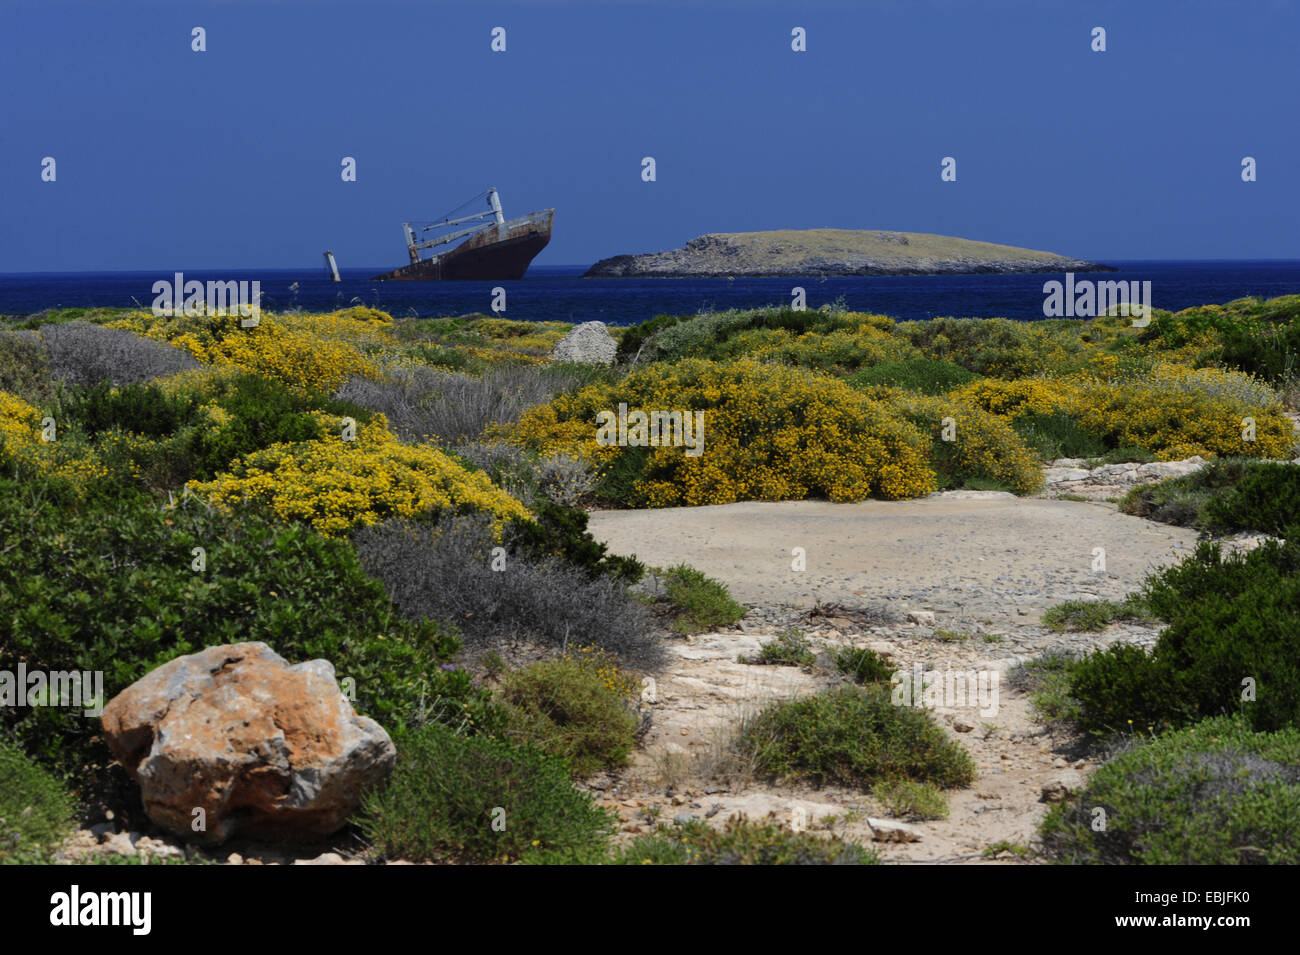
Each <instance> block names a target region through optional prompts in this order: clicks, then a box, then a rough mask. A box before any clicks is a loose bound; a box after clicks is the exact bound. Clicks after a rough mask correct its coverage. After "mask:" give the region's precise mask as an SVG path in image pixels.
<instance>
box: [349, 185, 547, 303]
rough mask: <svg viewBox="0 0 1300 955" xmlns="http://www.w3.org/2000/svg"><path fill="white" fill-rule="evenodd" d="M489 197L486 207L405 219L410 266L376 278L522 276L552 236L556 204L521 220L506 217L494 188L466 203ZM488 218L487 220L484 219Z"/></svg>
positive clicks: (423, 279)
mask: <svg viewBox="0 0 1300 955" xmlns="http://www.w3.org/2000/svg"><path fill="white" fill-rule="evenodd" d="M483 198H486V199H487V204H488V208H487V209H486V211H483V212H478V213H475V214H473V215H467V216H460V217H458V218H450V216H449V217H447V218H444V219H442V220H441V221H438V222H429V223H411V222H403V223H402V232H403V234H404V235H405V236H406V251H407V254H408V255H410V257H411V263H410V265H403V266H402V267H401V268H399V269H393V271H391V272H385V273H383V274H382V275H376V276H374V277H373V278H375V279H382V280H396V281H408V282H440V281H441V282H445V281H458V280H459V281H496V280H498V279H518V278H523V275H524V273H525V272H527V271H528V266H529V265H530V264H531V263H532V261H533V259H534V258H536V257H537V253H538V252H541V251H542V249H544V248H546V243H548V242H550V241H551V221H552V220H553V219H554V218H555V210H554V209H543V210H542V211H541V212H530V213H528V215H525V216H520V217H518V218H517V219H507V218H506V217H505V213H504V212H502V210H501V196H500V195H499V194H498V193H497V191H496V189H493V188H490V189H488V190H487V192H484V193H481V194H480V195H477V196H475V197H474V198H473V199H470V200H468V201H467V202H465V203H462V204H461V206H460V207H459V208H461V209H463V208H465V207H466V206H468V205H470V204H471V203H474V202H477V201H478V200H480V199H483ZM480 220H486V221H480ZM476 221H477V222H479V224H478V225H473V226H470V227H469V228H466V229H459V230H457V231H455V232H452V233H449V234H447V235H442V236H437V237H436V238H429V239H424V238H422V237H423V235H424V234H425V233H426V232H433V231H435V230H438V229H446V228H453V227H455V226H458V225H463V224H464V223H466V222H476ZM458 239H464V240H465V241H464V242H462V243H461V244H460V245H458V246H456V247H455V248H452V249H449V250H447V251H446V252H442V253H435V254H432V255H430V256H428V257H427V258H421V257H420V255H421V253H422V252H424V251H425V250H426V249H434V248H437V247H438V246H441V245H447V244H448V243H451V242H455V241H456V240H458Z"/></svg>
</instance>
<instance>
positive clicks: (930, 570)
mask: <svg viewBox="0 0 1300 955" xmlns="http://www.w3.org/2000/svg"><path fill="white" fill-rule="evenodd" d="M589 527H590V530H591V532H592V534H593V535H594V536H595V537H596V538H597V539H598V540H601V541H604V542H605V543H607V544H609V546H610V549H611V550H613V551H614V552H615V553H618V554H636V555H637V557H639V558H640V559H641V560H643V561H645V562H646V563H648V564H652V565H658V566H661V567H667V566H670V565H672V564H676V563H680V562H685V563H687V564H690V565H691V566H693V567H697V568H699V569H701V570H703V571H704V572H705V573H707V574H709V575H710V576H712V577H715V578H716V579H718V580H721V581H722V582H723V583H725V584H726V585H727V586H728V588H730V590H731V593H732V596H734V597H735V598H736V599H737V600H739V601H741V602H742V603H745V604H756V605H762V606H776V605H781V604H788V605H792V606H799V607H812V606H814V605H815V604H816V603H817V602H821V603H823V604H827V603H841V604H846V605H850V606H852V605H856V604H862V603H864V602H867V603H870V602H878V601H888V602H890V603H891V604H892V605H895V607H896V609H900V608H903V607H905V606H906V607H908V608H909V609H911V608H915V609H928V610H933V611H935V613H936V614H938V615H950V616H952V617H954V618H960V617H962V616H971V615H977V614H982V615H985V616H987V615H989V614H991V615H993V616H994V617H995V618H1001V619H1008V620H1011V621H1019V620H1024V619H1025V618H1029V619H1031V620H1036V619H1037V615H1038V613H1039V612H1040V611H1042V610H1043V609H1046V607H1049V606H1052V605H1054V604H1057V603H1060V602H1062V601H1064V600H1071V599H1079V598H1083V599H1086V598H1087V597H1088V596H1089V595H1092V596H1100V597H1106V598H1111V599H1115V598H1120V597H1123V596H1124V595H1125V594H1128V593H1130V592H1131V591H1133V590H1135V589H1137V587H1138V585H1139V584H1140V583H1141V581H1142V579H1143V578H1144V577H1146V575H1147V574H1148V573H1150V572H1151V571H1152V570H1154V569H1156V568H1157V567H1159V566H1162V565H1166V564H1169V563H1171V562H1177V561H1178V560H1181V559H1182V557H1183V556H1184V555H1186V554H1187V553H1189V552H1190V548H1191V547H1192V546H1193V545H1194V542H1195V540H1196V533H1195V532H1194V531H1191V530H1188V529H1186V528H1179V527H1172V526H1168V525H1164V524H1155V523H1152V522H1150V521H1146V520H1143V519H1141V518H1137V517H1129V516H1127V515H1124V514H1121V513H1119V512H1118V511H1117V510H1116V509H1115V507H1114V505H1111V504H1106V503H1094V502H1079V501H1050V500H1039V499H1026V498H1017V497H1015V496H1014V495H1012V494H1007V493H1005V492H999V491H954V492H947V493H944V494H937V495H931V496H930V497H927V498H922V499H919V500H911V501H863V502H861V503H856V504H831V503H827V502H824V501H786V502H780V503H762V502H747V503H742V504H726V505H720V506H713V507H695V508H667V509H662V510H640V511H595V512H593V513H592V515H591V519H590V524H589ZM795 548H803V549H804V552H805V553H806V567H807V569H806V570H804V571H802V572H798V571H795V570H792V561H793V560H794V559H795V558H794V557H792V552H793V550H794V549H795ZM1094 548H1102V549H1104V551H1105V570H1104V571H1098V570H1094V569H1093V564H1094V561H1095V559H1096V555H1094ZM941 625H942V624H941Z"/></svg>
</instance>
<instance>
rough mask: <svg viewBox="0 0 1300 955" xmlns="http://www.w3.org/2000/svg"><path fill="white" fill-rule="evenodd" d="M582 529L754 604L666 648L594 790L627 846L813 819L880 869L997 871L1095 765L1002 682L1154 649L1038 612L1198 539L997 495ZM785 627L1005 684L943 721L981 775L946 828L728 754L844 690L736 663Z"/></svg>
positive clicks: (953, 801)
mask: <svg viewBox="0 0 1300 955" xmlns="http://www.w3.org/2000/svg"><path fill="white" fill-rule="evenodd" d="M1067 476H1068V477H1069V478H1071V479H1074V480H1076V481H1077V480H1078V479H1079V478H1078V475H1076V474H1073V473H1071V474H1069V475H1067ZM590 527H591V529H592V532H593V534H595V536H596V537H597V538H598V539H601V540H603V541H605V542H606V543H608V544H609V545H610V546H611V549H612V550H614V551H615V552H617V553H621V554H629V553H635V554H636V555H637V556H638V557H640V558H641V559H642V560H644V561H646V562H648V563H651V564H657V565H659V566H668V565H671V564H675V563H678V562H685V563H688V564H691V565H692V566H695V567H698V568H700V569H702V570H704V571H705V572H706V573H708V574H709V575H710V576H713V577H715V578H717V579H719V580H721V581H723V582H724V583H725V584H726V585H727V586H728V588H729V589H730V590H731V592H732V594H733V596H735V597H736V598H737V599H738V600H740V601H741V602H742V603H746V604H747V605H750V606H751V607H752V608H753V609H751V611H750V613H749V614H748V615H747V616H746V617H745V618H744V619H743V620H741V621H740V623H739V625H738V626H736V627H733V628H728V629H726V630H724V631H719V632H716V633H710V634H704V635H701V636H697V637H692V638H689V639H685V640H677V641H674V642H673V645H672V646H671V648H670V663H669V665H668V666H667V667H666V668H665V671H664V672H663V673H662V674H661V675H660V677H659V679H658V680H657V681H656V696H657V699H656V702H655V703H654V704H652V705H651V710H652V711H653V714H654V715H653V723H652V729H651V730H650V732H649V733H648V734H647V737H646V739H645V741H644V745H643V748H642V750H641V751H640V752H639V753H638V756H637V761H636V764H635V766H634V767H633V768H632V770H631V771H630V772H628V773H625V774H620V775H619V776H618V777H617V778H615V777H611V778H609V779H606V780H594V781H593V784H594V786H595V788H597V789H599V790H600V791H601V795H602V801H603V802H605V803H606V804H607V805H610V806H611V807H614V808H616V809H618V811H619V812H620V813H621V814H622V817H623V819H624V833H625V837H628V838H630V837H631V836H633V835H635V834H636V833H638V832H641V831H645V830H646V829H648V828H649V827H650V825H651V823H652V821H653V820H656V819H657V820H661V821H662V820H672V819H674V818H677V817H683V818H684V817H686V816H695V817H697V818H709V819H714V820H719V821H720V820H724V819H726V818H728V817H729V816H731V815H733V814H736V813H742V814H745V815H749V816H756V817H757V816H765V815H767V814H769V813H776V815H777V818H779V819H781V820H782V821H783V822H786V823H787V824H788V823H790V822H791V821H793V820H795V819H801V820H807V821H808V825H809V828H810V829H818V828H828V829H830V830H831V831H835V832H838V833H840V834H842V835H844V836H845V837H847V838H849V839H852V840H855V841H859V842H863V843H872V842H873V841H874V842H875V843H876V848H877V849H878V850H879V851H880V852H881V854H882V856H883V857H884V858H886V859H887V860H889V861H894V862H908V861H915V862H922V861H944V862H952V863H960V864H984V863H988V862H990V861H993V860H991V859H990V858H989V857H988V856H986V855H985V852H986V850H990V849H992V848H993V847H996V846H998V845H999V844H1012V845H1019V846H1025V845H1028V844H1030V843H1031V842H1032V841H1033V839H1034V835H1035V830H1036V827H1037V825H1038V823H1039V821H1040V820H1041V818H1042V816H1043V814H1044V813H1045V812H1046V811H1047V809H1048V805H1049V803H1048V800H1049V799H1051V798H1054V797H1055V796H1056V795H1059V794H1060V793H1061V792H1062V791H1065V790H1073V789H1077V788H1078V787H1079V786H1081V785H1082V784H1083V782H1084V780H1085V779H1086V776H1087V773H1088V772H1089V771H1091V769H1092V768H1094V767H1093V764H1092V763H1091V762H1090V761H1088V760H1087V759H1086V758H1081V756H1082V753H1081V751H1080V750H1079V748H1078V746H1077V742H1078V741H1077V740H1074V739H1072V738H1071V737H1069V736H1068V735H1053V734H1052V733H1051V732H1049V731H1047V730H1046V729H1045V728H1044V726H1043V725H1042V724H1041V723H1039V722H1037V721H1036V720H1035V719H1034V718H1033V715H1032V713H1031V711H1030V705H1029V700H1028V698H1027V696H1026V694H1025V693H1024V692H1022V691H1020V690H1018V689H1016V688H1014V687H1013V686H1012V685H1011V684H1010V683H1009V682H1008V681H1007V679H1006V674H1007V673H1008V672H1009V671H1010V670H1011V669H1012V668H1014V667H1015V666H1016V665H1017V664H1018V663H1021V662H1023V661H1026V660H1028V659H1031V658H1033V657H1035V656H1038V655H1040V654H1042V653H1043V652H1045V651H1048V650H1053V649H1058V648H1061V649H1071V650H1075V651H1086V650H1089V649H1091V648H1093V647H1097V646H1103V645H1106V644H1109V643H1111V642H1114V641H1124V642H1131V643H1137V644H1140V645H1150V644H1152V643H1153V642H1154V641H1155V638H1156V634H1157V630H1155V629H1152V628H1148V627H1144V626H1140V625H1134V624H1118V625H1112V626H1111V627H1110V628H1108V629H1107V630H1106V631H1104V632H1103V633H1100V634H1062V633H1056V632H1053V631H1051V630H1049V629H1047V628H1046V627H1043V626H1042V625H1041V624H1040V622H1039V615H1040V614H1041V612H1042V611H1043V610H1045V609H1046V608H1048V607H1051V606H1053V605H1055V604H1058V603H1060V602H1062V601H1064V600H1071V599H1090V598H1091V599H1096V598H1110V599H1121V598H1123V597H1124V596H1126V595H1127V594H1129V593H1131V592H1133V591H1135V590H1137V589H1138V588H1139V586H1140V585H1141V583H1142V581H1143V579H1144V578H1145V577H1146V576H1147V575H1148V574H1149V573H1150V572H1151V571H1153V570H1155V569H1156V568H1158V567H1160V566H1164V565H1168V564H1170V563H1175V562H1177V561H1179V560H1181V559H1182V558H1183V557H1184V556H1186V555H1187V554H1188V553H1190V550H1191V548H1192V547H1193V546H1194V543H1195V541H1196V533H1195V532H1194V531H1190V530H1187V529H1183V528H1175V527H1169V526H1165V525H1160V524H1154V523H1151V522H1148V521H1145V520H1141V519H1138V518H1132V517H1128V516H1126V515H1123V514H1121V513H1119V512H1118V511H1117V509H1116V508H1115V506H1114V504H1112V503H1106V502H1096V501H1075V500H1051V499H1025V498H1016V497H1014V496H1013V495H1010V494H1002V493H998V492H949V493H945V494H937V495H932V496H931V497H928V498H925V499H922V500H916V501H895V502H884V501H867V502H863V503H858V504H829V503H825V502H814V501H803V502H785V503H779V504H767V503H744V504H733V505H725V506H719V507H704V508H683V509H672V510H657V511H620V512H597V513H595V514H593V515H592V517H591V523H590ZM796 547H802V548H804V551H805V553H806V555H807V569H806V570H804V571H802V572H800V571H795V570H792V568H791V562H792V560H793V559H794V558H793V557H792V555H791V551H792V549H793V548H796ZM1094 548H1102V549H1104V552H1105V565H1104V569H1100V568H1099V569H1096V570H1094V561H1096V559H1097V557H1098V556H1099V555H1098V554H1096V553H1095V552H1094ZM790 627H795V628H798V629H799V630H801V631H802V632H803V633H804V634H805V635H807V636H808V637H809V639H810V640H811V641H812V644H813V646H814V647H815V648H816V649H817V650H819V651H825V650H833V649H834V648H835V647H838V646H844V645H852V646H870V647H872V648H873V649H876V650H877V651H879V652H881V653H882V654H884V655H885V656H886V658H887V659H888V660H889V662H890V663H891V664H892V665H893V666H895V667H896V668H899V669H908V670H910V669H911V668H913V667H914V666H916V665H920V666H923V667H925V668H927V669H960V670H990V671H994V670H995V671H997V673H998V674H999V678H998V679H999V682H998V698H997V706H996V711H993V710H992V708H991V707H989V706H988V705H987V701H985V702H984V705H983V706H971V707H963V708H952V707H950V708H939V709H937V710H936V711H935V714H936V717H937V719H938V720H939V722H940V723H941V725H943V726H944V727H945V729H946V731H947V732H948V733H949V734H950V735H951V736H952V737H953V738H954V739H958V740H959V741H960V742H961V743H962V745H964V746H965V747H966V748H967V750H968V751H969V752H970V754H971V756H972V758H973V759H974V760H975V763H976V765H977V768H978V772H979V776H978V778H977V780H976V782H975V783H974V784H973V785H972V786H971V787H970V788H968V789H965V790H958V791H953V792H950V793H949V809H950V815H949V817H948V818H947V819H945V820H936V821H927V822H912V823H900V821H899V820H895V819H891V818H890V817H889V814H888V811H887V810H886V808H885V807H884V806H883V805H881V804H880V803H879V802H877V801H875V800H874V799H873V798H872V797H871V795H870V794H869V793H864V792H860V791H855V790H852V789H845V788H844V787H839V788H836V787H830V788H826V789H821V790H817V789H811V788H808V787H804V786H797V785H781V784H771V783H768V782H765V781H763V780H761V779H757V778H755V777H754V775H753V773H752V772H751V771H747V767H745V766H743V765H737V764H736V761H735V759H734V757H731V758H729V757H728V755H727V753H728V745H727V744H728V741H729V740H730V739H731V738H732V737H733V736H734V734H735V732H736V730H737V728H738V727H739V725H740V724H741V723H742V721H743V720H744V718H745V717H746V716H748V715H751V714H753V713H756V712H757V711H758V710H759V709H761V708H762V706H763V705H765V704H766V703H769V702H771V701H773V700H776V699H785V698H790V697H794V696H797V695H801V694H805V693H810V692H814V691H816V690H818V689H821V688H823V687H826V686H830V685H833V684H834V683H836V682H837V681H840V680H842V679H843V677H841V676H840V675H838V674H837V673H836V672H835V671H834V670H833V668H831V667H829V666H827V665H826V663H827V659H826V657H825V656H824V655H823V656H822V664H823V665H822V666H819V667H812V668H808V669H806V670H805V669H799V668H796V667H783V666H761V665H756V664H747V663H739V662H737V658H738V657H740V656H744V657H748V656H750V655H752V654H753V653H754V652H755V651H756V650H757V648H758V646H759V645H760V644H761V643H763V642H766V641H768V640H771V639H773V638H774V637H775V635H776V634H777V633H779V632H781V631H782V630H785V629H787V628H790ZM831 817H834V819H833V821H831V822H830V823H829V825H828V826H822V825H821V823H822V820H824V819H826V820H830V819H831ZM994 858H995V859H996V861H997V863H998V864H1004V863H1007V862H1020V861H1023V860H1022V859H1020V858H1019V857H1017V856H1015V855H1011V854H1008V853H1006V852H1002V853H999V854H997V855H996V856H995V857H994Z"/></svg>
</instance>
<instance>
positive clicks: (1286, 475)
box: [1119, 458, 1300, 536]
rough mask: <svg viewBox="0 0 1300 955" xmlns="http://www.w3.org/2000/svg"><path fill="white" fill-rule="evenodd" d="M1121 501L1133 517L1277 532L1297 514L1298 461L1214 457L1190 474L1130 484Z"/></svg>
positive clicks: (1210, 528)
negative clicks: (1129, 488) (1135, 484)
mask: <svg viewBox="0 0 1300 955" xmlns="http://www.w3.org/2000/svg"><path fill="white" fill-rule="evenodd" d="M1119 506H1120V510H1121V511H1123V512H1124V513H1125V514H1132V515H1134V516H1135V517H1145V518H1147V519H1148V520H1153V521H1160V522H1162V523H1165V524H1176V525H1178V526H1180V527H1195V528H1196V529H1198V530H1203V531H1209V532H1212V533H1216V534H1231V533H1235V532H1237V531H1259V532H1262V533H1266V534H1272V535H1274V536H1280V535H1281V533H1282V529H1283V528H1284V527H1285V526H1286V524H1287V523H1289V522H1290V521H1294V520H1295V519H1296V515H1300V466H1297V465H1295V464H1291V463H1287V462H1275V461H1255V460H1251V459H1249V458H1217V459H1215V460H1213V461H1210V462H1209V463H1208V464H1206V466H1205V467H1203V468H1201V469H1200V470H1197V471H1194V472H1192V473H1191V474H1186V475H1184V476H1182V477H1176V478H1169V479H1168V480H1164V481H1161V482H1160V483H1158V484H1152V485H1148V486H1146V487H1137V488H1134V489H1133V490H1131V491H1129V492H1128V494H1127V495H1125V497H1124V499H1123V500H1122V501H1120V505H1119Z"/></svg>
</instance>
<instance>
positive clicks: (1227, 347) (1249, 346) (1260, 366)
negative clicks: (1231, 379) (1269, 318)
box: [1211, 318, 1300, 383]
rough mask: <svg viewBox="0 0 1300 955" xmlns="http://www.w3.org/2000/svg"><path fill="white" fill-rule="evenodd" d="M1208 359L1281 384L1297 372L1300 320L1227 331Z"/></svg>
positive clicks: (1299, 363)
mask: <svg viewBox="0 0 1300 955" xmlns="http://www.w3.org/2000/svg"><path fill="white" fill-rule="evenodd" d="M1220 337H1221V339H1222V341H1223V345H1222V347H1221V348H1220V349H1219V350H1218V351H1217V352H1213V353H1211V357H1212V359H1214V360H1216V361H1218V362H1220V363H1221V364H1224V365H1227V366H1228V367H1229V368H1236V369H1238V370H1240V371H1243V372H1246V373H1247V374H1250V375H1254V376H1256V377H1258V378H1262V379H1264V380H1265V381H1270V382H1276V383H1281V382H1283V381H1285V380H1286V379H1288V378H1289V377H1291V376H1292V375H1294V374H1295V373H1296V371H1297V370H1300V318H1296V319H1293V320H1292V321H1291V322H1290V323H1289V324H1285V325H1276V326H1262V327H1260V326H1256V327H1245V328H1243V327H1230V328H1227V329H1224V330H1223V331H1221V332H1220Z"/></svg>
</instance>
